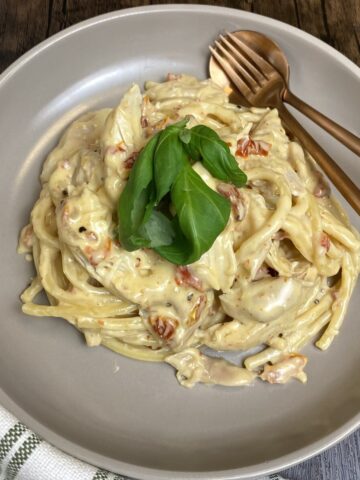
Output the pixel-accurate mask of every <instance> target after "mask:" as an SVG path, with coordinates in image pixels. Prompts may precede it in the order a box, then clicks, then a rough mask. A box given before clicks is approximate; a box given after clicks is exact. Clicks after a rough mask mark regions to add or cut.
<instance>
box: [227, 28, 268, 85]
mask: <svg viewBox="0 0 360 480" xmlns="http://www.w3.org/2000/svg"><path fill="white" fill-rule="evenodd" d="M219 38H220V39H221V41H222V42H223V43H224V44H225V45H226V46H227V47H228V48H229V49H230V50H231V51H232V52H233V54H234V56H235V57H236V58H237V59H238V60H239V62H241V63H240V65H241V66H243V67H245V68H246V69H247V71H248V73H249V74H250V77H252V80H253V81H256V82H257V83H258V84H259V85H260V86H263V85H264V83H265V82H266V80H267V79H268V78H267V76H266V75H265V74H264V73H263V72H262V71H260V70H259V69H258V68H256V67H254V65H253V64H252V63H251V62H249V60H248V59H247V58H246V57H245V55H244V54H243V53H242V52H241V51H239V49H237V48H235V47H234V45H232V44H231V43H230V42H229V40H227V39H226V38H225V37H224V36H223V35H219Z"/></svg>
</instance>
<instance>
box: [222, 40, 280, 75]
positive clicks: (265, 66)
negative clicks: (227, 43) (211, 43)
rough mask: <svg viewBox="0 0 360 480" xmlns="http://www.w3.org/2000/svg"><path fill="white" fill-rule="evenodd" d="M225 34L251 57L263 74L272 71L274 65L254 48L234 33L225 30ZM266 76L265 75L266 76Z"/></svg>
mask: <svg viewBox="0 0 360 480" xmlns="http://www.w3.org/2000/svg"><path fill="white" fill-rule="evenodd" d="M226 35H227V36H228V37H229V38H231V40H232V41H233V42H234V43H236V45H237V46H238V47H240V48H241V49H242V50H243V52H245V53H246V55H247V56H248V57H249V58H251V60H252V61H253V62H254V64H255V66H256V67H257V68H258V69H259V70H262V71H263V73H264V74H270V73H272V72H273V71H274V67H273V66H272V65H271V64H270V63H269V62H268V61H267V60H265V59H264V58H263V57H262V56H261V55H259V54H258V53H257V52H255V50H253V49H252V48H250V47H248V46H247V45H246V43H245V42H243V41H242V40H240V39H239V38H237V37H236V36H235V35H234V34H232V33H229V32H227V33H226ZM266 78H267V77H266Z"/></svg>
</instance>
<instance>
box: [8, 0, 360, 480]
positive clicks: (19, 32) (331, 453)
mask: <svg viewBox="0 0 360 480" xmlns="http://www.w3.org/2000/svg"><path fill="white" fill-rule="evenodd" d="M163 3H198V4H208V5H209V4H212V5H222V6H226V7H232V8H237V9H240V10H247V11H250V12H255V13H259V14H262V15H266V16H268V17H272V18H276V19H277V20H281V21H283V22H286V23H289V24H291V25H294V26H296V27H299V28H301V29H302V30H305V31H306V32H308V33H311V34H312V35H315V36H316V37H318V38H320V39H322V40H323V41H325V42H327V43H328V44H330V45H332V46H333V47H335V48H336V49H337V50H339V51H340V52H342V53H343V54H344V55H346V56H347V57H348V58H350V59H351V60H352V61H353V62H355V63H356V64H357V65H358V66H360V0H222V1H221V0H220V1H216V0H213V1H211V0H208V1H186V0H181V1H173V2H166V1H131V0H0V72H1V71H2V70H4V69H5V68H6V67H7V66H8V65H10V64H11V63H12V62H13V61H14V60H16V59H17V58H18V57H19V56H20V55H22V54H23V53H24V52H26V51H27V50H29V49H30V48H31V47H33V46H34V45H36V44H37V43H39V42H41V41H42V40H44V39H45V38H47V37H49V36H50V35H53V34H54V33H56V32H58V31H59V30H62V29H64V28H66V27H68V26H70V25H73V24H75V23H77V22H80V21H82V20H85V19H87V18H90V17H93V16H95V15H99V14H101V13H106V12H110V11H112V10H117V9H121V8H127V7H134V6H139V5H150V4H163ZM359 94H360V92H359ZM282 475H284V476H285V477H287V478H288V479H289V480H360V431H357V432H355V433H354V434H353V435H351V436H350V437H348V438H347V439H345V440H343V441H342V442H341V443H340V444H338V445H337V446H335V447H332V448H331V449H329V450H327V451H326V452H324V453H322V454H321V455H318V456H316V457H314V458H312V459H310V460H308V461H306V462H304V463H302V464H300V465H297V466H295V467H292V468H290V469H288V470H286V471H285V472H282ZM59 480H61V479H59Z"/></svg>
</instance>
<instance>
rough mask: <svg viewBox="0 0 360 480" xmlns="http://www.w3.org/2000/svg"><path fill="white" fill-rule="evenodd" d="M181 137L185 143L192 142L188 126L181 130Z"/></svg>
mask: <svg viewBox="0 0 360 480" xmlns="http://www.w3.org/2000/svg"><path fill="white" fill-rule="evenodd" d="M179 138H180V140H181V141H182V142H183V143H185V144H188V143H190V140H191V132H190V130H189V129H188V128H184V129H183V130H181V131H180V133H179Z"/></svg>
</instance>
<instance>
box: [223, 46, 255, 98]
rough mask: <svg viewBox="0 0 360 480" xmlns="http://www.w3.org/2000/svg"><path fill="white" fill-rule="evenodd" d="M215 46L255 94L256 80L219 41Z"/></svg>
mask: <svg viewBox="0 0 360 480" xmlns="http://www.w3.org/2000/svg"><path fill="white" fill-rule="evenodd" d="M215 45H216V47H217V49H218V50H220V52H221V53H222V54H223V55H224V56H225V57H226V59H227V61H228V63H230V64H231V66H232V67H233V69H234V70H235V71H236V70H238V76H239V74H240V77H241V78H242V80H243V81H244V82H245V83H246V84H247V86H248V87H249V88H250V90H251V91H252V92H253V93H255V88H254V87H255V86H254V79H253V78H252V77H251V76H250V75H249V72H248V71H247V70H246V69H245V68H244V67H243V66H242V65H241V64H240V63H238V62H237V61H236V60H235V59H234V57H233V55H231V53H230V52H228V51H227V50H226V48H224V47H223V46H222V45H221V43H219V42H218V41H217V40H215Z"/></svg>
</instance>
